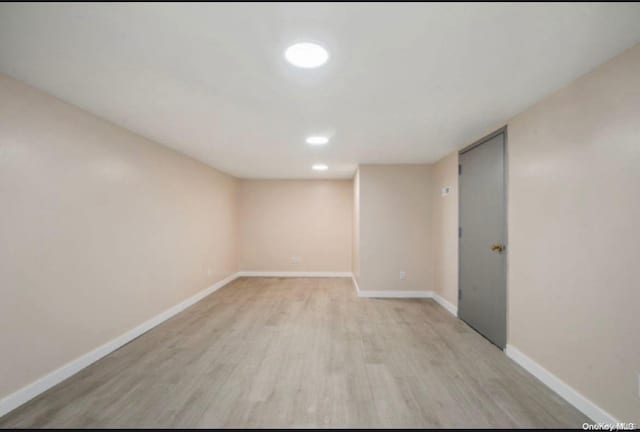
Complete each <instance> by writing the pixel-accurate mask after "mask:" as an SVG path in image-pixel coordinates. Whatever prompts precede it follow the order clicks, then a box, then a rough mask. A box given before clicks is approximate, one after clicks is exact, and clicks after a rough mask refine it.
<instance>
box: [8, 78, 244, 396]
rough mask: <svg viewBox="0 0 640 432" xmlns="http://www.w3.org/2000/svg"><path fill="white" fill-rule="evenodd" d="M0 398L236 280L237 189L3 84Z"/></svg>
mask: <svg viewBox="0 0 640 432" xmlns="http://www.w3.org/2000/svg"><path fill="white" fill-rule="evenodd" d="M0 119H1V120H0V209H1V211H0V298H2V300H1V301H0V341H1V349H0V351H1V352H2V355H0V377H1V378H0V398H2V397H3V396H6V395H7V394H9V393H11V392H13V391H15V390H18V389H19V388H21V387H22V386H24V385H26V384H29V383H30V382H32V381H34V380H35V379H37V378H39V377H41V376H43V375H45V374H47V373H49V372H51V371H53V370H54V369H56V368H58V367H60V366H62V365H64V364H65V363H67V362H69V361H71V360H73V359H75V358H77V357H79V356H80V355H83V354H85V353H87V352H88V351H90V350H92V349H94V348H96V347H98V346H100V345H102V344H104V343H105V342H108V341H109V340H111V339H113V338H115V337H117V336H119V335H121V334H123V333H125V332H127V331H128V330H130V329H132V328H133V327H135V326H137V325H138V324H141V323H142V322H144V321H145V320H147V319H149V318H151V317H153V316H155V315H157V314H158V313H160V312H162V311H164V310H165V309H167V308H169V307H171V306H174V305H175V304H177V303H179V302H180V301H181V300H183V299H186V298H188V297H190V296H192V295H194V294H195V293H197V292H199V291H201V290H203V289H205V288H207V287H209V286H210V285H211V284H213V283H214V282H216V281H218V280H220V279H222V278H224V277H225V276H227V275H229V274H230V273H233V272H235V271H236V250H235V245H236V235H235V230H236V225H235V221H236V215H235V211H236V210H235V193H236V181H235V180H234V179H233V178H231V177H229V176H227V175H225V174H222V173H220V172H218V171H216V170H214V169H212V168H209V167H207V166H205V165H203V164H201V163H199V162H196V161H194V160H192V159H189V158H187V157H185V156H181V155H180V154H178V153H176V152H174V151H172V150H169V149H167V148H165V147H162V146H160V145H158V144H155V143H153V142H150V141H148V140H146V139H143V138H141V137H139V136H136V135H134V134H131V133H129V132H127V131H125V130H123V129H121V128H118V127H115V126H113V125H111V124H109V123H107V122H105V121H103V120H100V119H98V118H96V117H94V116H92V115H90V114H88V113H86V112H84V111H81V110H79V109H77V108H74V107H72V106H70V105H67V104H65V103H63V102H61V101H59V100H57V99H55V98H53V97H51V96H48V95H46V94H44V93H42V92H39V91H36V90H34V89H32V88H29V87H27V86H25V85H23V84H21V83H19V82H17V81H15V80H13V79H11V78H8V77H6V76H4V75H0Z"/></svg>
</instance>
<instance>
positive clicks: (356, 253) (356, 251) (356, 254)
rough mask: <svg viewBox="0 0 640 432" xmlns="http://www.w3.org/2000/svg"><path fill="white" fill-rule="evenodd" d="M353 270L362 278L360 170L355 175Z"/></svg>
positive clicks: (354, 273)
mask: <svg viewBox="0 0 640 432" xmlns="http://www.w3.org/2000/svg"><path fill="white" fill-rule="evenodd" d="M351 272H352V273H353V277H354V278H355V279H356V282H357V281H358V280H360V170H359V169H357V170H356V174H355V176H354V177H353V240H352V241H351Z"/></svg>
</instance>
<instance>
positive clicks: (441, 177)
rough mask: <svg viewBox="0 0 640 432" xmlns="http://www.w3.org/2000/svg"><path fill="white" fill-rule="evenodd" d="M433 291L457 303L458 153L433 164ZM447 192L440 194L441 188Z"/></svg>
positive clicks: (455, 304)
mask: <svg viewBox="0 0 640 432" xmlns="http://www.w3.org/2000/svg"><path fill="white" fill-rule="evenodd" d="M432 176H433V180H432V188H431V200H432V216H431V224H432V225H431V229H432V238H433V242H432V246H433V278H434V282H433V290H434V291H435V292H436V293H437V294H439V295H440V296H442V297H444V299H445V300H447V301H449V302H450V303H451V304H453V305H454V306H457V305H458V225H459V224H458V153H457V152H456V153H452V154H450V155H449V156H447V157H445V158H443V159H441V160H439V161H438V162H436V163H434V164H433V165H432ZM444 188H449V192H448V194H446V195H443V189H444Z"/></svg>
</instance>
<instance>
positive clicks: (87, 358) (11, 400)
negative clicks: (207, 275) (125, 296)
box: [0, 273, 238, 417]
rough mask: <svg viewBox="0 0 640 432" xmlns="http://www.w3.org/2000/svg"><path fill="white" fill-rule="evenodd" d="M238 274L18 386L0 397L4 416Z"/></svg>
mask: <svg viewBox="0 0 640 432" xmlns="http://www.w3.org/2000/svg"><path fill="white" fill-rule="evenodd" d="M237 277H238V274H237V273H234V274H232V275H230V276H228V277H226V278H225V279H222V280H221V281H218V282H216V283H215V284H213V285H211V286H210V287H209V288H207V289H205V290H203V291H200V292H199V293H197V294H195V295H194V296H191V297H189V298H188V299H186V300H183V301H181V302H180V303H178V304H177V305H175V306H173V307H171V308H169V309H167V310H165V311H164V312H162V313H160V314H158V315H156V316H154V317H153V318H151V319H149V320H147V321H145V322H143V323H142V324H140V325H139V326H137V327H135V328H133V329H131V330H129V331H128V332H126V333H125V334H123V335H121V336H118V337H117V338H115V339H113V340H111V341H109V342H107V343H105V344H104V345H102V346H99V347H98V348H96V349H94V350H93V351H90V352H88V353H86V354H84V355H82V356H80V357H78V358H76V359H75V360H72V361H70V362H69V363H67V364H66V365H64V366H62V367H60V368H58V369H56V370H54V371H53V372H50V373H48V374H47V375H45V376H43V377H41V378H39V379H38V380H36V381H34V382H32V383H31V384H27V385H26V386H25V387H22V388H21V389H20V390H17V391H15V392H13V393H11V394H10V395H8V396H6V397H4V398H2V399H1V400H0V417H1V416H3V415H5V414H7V413H8V412H10V411H13V410H14V409H16V408H17V407H19V406H20V405H22V404H24V403H25V402H28V401H29V400H31V399H33V398H34V397H36V396H38V395H39V394H40V393H43V392H44V391H46V390H48V389H50V388H51V387H53V386H55V385H56V384H59V383H60V382H62V381H64V380H65V379H67V378H69V377H70V376H72V375H74V374H75V373H77V372H79V371H80V370H82V369H84V368H86V367H87V366H89V365H90V364H92V363H94V362H96V361H98V360H100V359H101V358H102V357H104V356H106V355H108V354H110V353H112V352H113V351H115V350H117V349H118V348H120V347H121V346H123V345H125V344H127V343H128V342H130V341H132V340H133V339H135V338H137V337H138V336H140V335H141V334H143V333H146V332H147V331H149V330H151V329H152V328H154V327H155V326H157V325H159V324H161V323H162V322H164V321H166V320H168V319H169V318H171V317H173V316H174V315H176V314H178V313H180V312H182V311H183V310H184V309H186V308H188V307H189V306H191V305H193V304H194V303H197V302H199V301H200V300H202V299H203V298H205V297H206V296H208V295H209V294H211V293H213V292H214V291H216V290H218V289H220V288H222V287H223V286H225V285H226V284H228V283H229V282H231V281H233V280H234V279H236V278H237Z"/></svg>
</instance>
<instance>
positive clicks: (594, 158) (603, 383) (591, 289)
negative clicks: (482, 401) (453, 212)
mask: <svg viewBox="0 0 640 432" xmlns="http://www.w3.org/2000/svg"><path fill="white" fill-rule="evenodd" d="M508 134H509V144H508V146H509V148H508V157H509V159H508V160H509V165H508V166H509V181H508V190H509V192H508V212H509V256H508V259H509V271H508V284H509V288H508V290H509V292H508V300H509V344H510V345H513V346H515V347H516V348H517V349H519V350H520V351H522V352H523V353H525V354H526V355H527V356H529V357H530V358H532V359H533V360H535V361H536V362H538V363H539V364H541V365H542V366H544V367H545V368H546V369H548V370H549V371H550V372H552V373H553V374H555V375H557V376H558V377H560V378H561V379H562V380H564V381H565V382H566V383H567V384H569V385H571V386H572V387H573V388H575V389H576V390H578V391H579V392H580V393H582V394H583V395H585V396H586V397H588V398H589V399H591V400H592V401H593V402H595V403H596V404H598V405H599V406H600V407H602V408H604V409H605V410H607V411H609V412H610V413H611V414H613V415H614V416H616V417H617V418H618V419H620V420H621V421H627V422H629V421H633V422H635V423H636V424H638V423H640V395H639V394H638V392H639V391H640V390H639V388H638V386H639V385H640V384H639V382H638V379H639V378H638V374H640V321H639V320H638V311H639V310H640V266H639V265H638V263H639V262H640V224H639V221H640V45H636V46H635V47H634V48H632V49H630V50H628V51H626V52H625V53H623V54H622V55H620V56H618V57H616V58H615V59H613V60H611V61H610V62H608V63H606V64H604V65H602V66H600V67H598V68H597V69H595V70H594V71H592V72H590V73H589V74H587V75H585V76H583V77H582V78H580V79H578V80H577V81H575V82H573V83H572V84H570V85H569V86H567V87H565V88H564V89H562V90H560V91H558V92H557V93H555V94H553V95H552V96H550V97H548V98H546V99H544V100H543V101H541V102H539V103H538V104H536V105H534V106H533V107H531V108H530V109H528V110H527V111H526V112H524V113H522V114H520V115H518V116H516V117H515V118H514V119H513V120H511V121H510V122H509V129H508Z"/></svg>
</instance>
